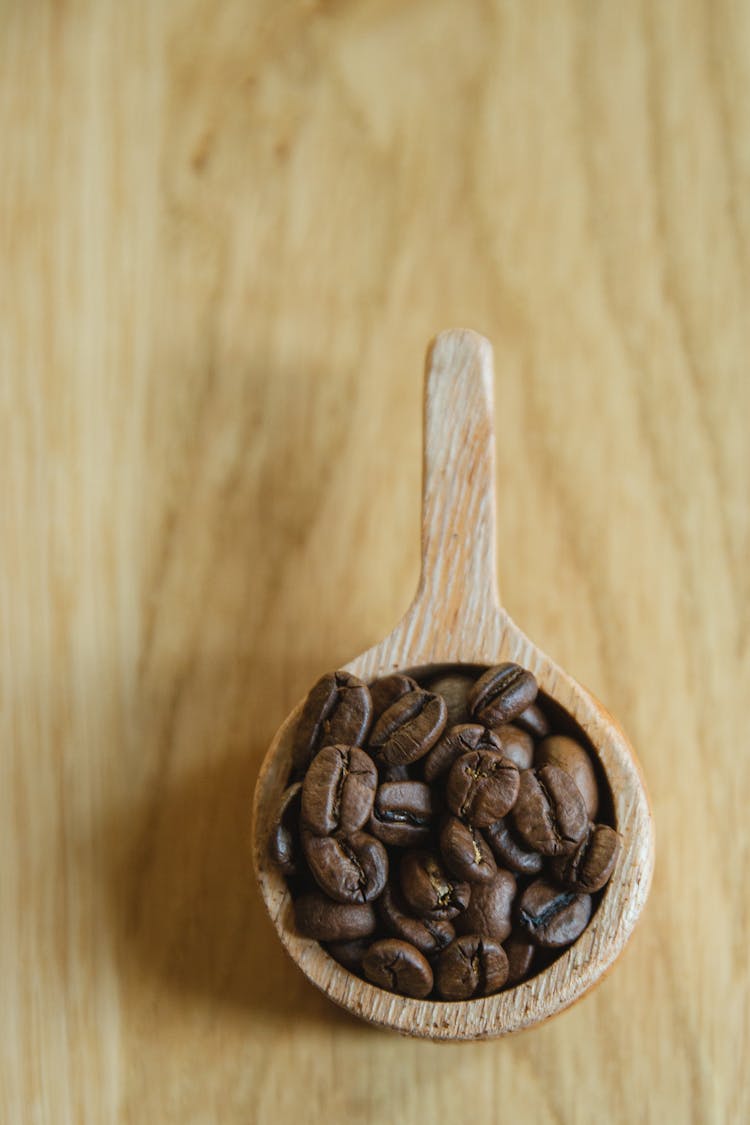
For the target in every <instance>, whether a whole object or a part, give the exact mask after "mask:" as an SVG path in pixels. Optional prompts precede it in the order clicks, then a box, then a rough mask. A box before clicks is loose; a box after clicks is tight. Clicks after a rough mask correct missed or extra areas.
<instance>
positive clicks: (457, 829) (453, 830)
mask: <svg viewBox="0 0 750 1125" xmlns="http://www.w3.org/2000/svg"><path fill="white" fill-rule="evenodd" d="M440 854H441V856H442V857H443V863H444V864H445V866H446V867H447V868H448V870H449V871H450V873H451V875H455V877H456V878H457V879H463V880H465V881H466V882H467V883H489V882H490V881H491V880H492V879H494V878H495V875H496V874H497V864H496V863H495V857H494V856H493V854H492V852H491V851H490V849H489V845H488V844H487V841H486V840H485V839H484V837H483V836H482V833H481V832H480V831H479V829H478V828H472V827H471V825H470V824H464V822H463V821H462V820H459V819H458V817H457V816H448V817H446V818H445V820H444V822H443V826H442V828H441V829H440ZM473 893H474V892H472V897H473Z"/></svg>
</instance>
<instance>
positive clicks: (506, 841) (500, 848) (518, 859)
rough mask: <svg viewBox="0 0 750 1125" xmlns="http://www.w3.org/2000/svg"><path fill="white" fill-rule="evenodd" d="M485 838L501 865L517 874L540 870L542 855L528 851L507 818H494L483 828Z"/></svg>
mask: <svg viewBox="0 0 750 1125" xmlns="http://www.w3.org/2000/svg"><path fill="white" fill-rule="evenodd" d="M483 832H484V835H485V838H486V839H487V842H488V843H489V845H490V847H491V848H492V851H493V854H494V856H495V859H496V860H497V862H498V863H499V864H500V865H501V867H507V868H509V869H510V870H511V871H516V872H518V874H519V875H538V874H539V872H540V871H541V870H542V864H543V863H544V857H543V856H541V855H540V854H539V852H530V851H527V849H526V848H525V847H524V846H523V844H521V843H520V842H519V841H518V840H517V839H516V838H515V836H514V835H513V833H512V831H511V829H510V826H509V824H508V818H507V817H506V818H502V819H500V820H496V821H495V823H494V824H490V826H489V827H488V828H485V829H483Z"/></svg>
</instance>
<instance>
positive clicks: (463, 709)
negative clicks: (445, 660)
mask: <svg viewBox="0 0 750 1125" xmlns="http://www.w3.org/2000/svg"><path fill="white" fill-rule="evenodd" d="M473 684H474V679H473V677H472V676H464V675H461V674H460V673H455V672H448V673H446V674H444V675H440V676H437V677H436V679H434V680H430V684H429V688H430V691H434V692H437V694H438V695H442V697H443V699H444V700H445V703H446V706H447V708H448V724H447V725H448V726H449V727H455V726H456V725H457V724H458V723H468V721H469V712H468V708H467V702H466V701H467V698H468V695H469V692H470V691H471V688H472V686H473Z"/></svg>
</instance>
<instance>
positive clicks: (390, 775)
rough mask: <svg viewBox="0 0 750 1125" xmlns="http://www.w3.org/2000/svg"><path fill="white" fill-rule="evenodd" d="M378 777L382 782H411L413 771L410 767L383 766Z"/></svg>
mask: <svg viewBox="0 0 750 1125" xmlns="http://www.w3.org/2000/svg"><path fill="white" fill-rule="evenodd" d="M378 776H379V777H380V780H381V781H411V780H412V776H411V771H410V769H409V767H408V766H382V767H381V769H380V771H379V773H378Z"/></svg>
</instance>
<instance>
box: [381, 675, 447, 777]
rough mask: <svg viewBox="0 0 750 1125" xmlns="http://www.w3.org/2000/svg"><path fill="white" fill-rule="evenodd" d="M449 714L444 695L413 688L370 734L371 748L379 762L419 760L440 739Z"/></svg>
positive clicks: (391, 763)
mask: <svg viewBox="0 0 750 1125" xmlns="http://www.w3.org/2000/svg"><path fill="white" fill-rule="evenodd" d="M447 714H448V712H447V708H446V706H445V700H444V699H443V697H442V696H440V695H433V694H432V693H431V692H429V691H422V690H421V689H420V690H419V691H410V692H409V693H408V694H407V695H402V696H401V698H400V699H397V700H396V702H395V703H393V704H392V705H391V706H390V707H389V708H388V710H387V711H385V712H384V713H383V714H382V715H381V716H380V718H379V719H378V721H377V723H376V724H375V726H374V727H373V729H372V734H371V735H370V750H371V751H372V753H373V755H374V757H375V758H376V760H377V761H378V763H379V764H381V763H382V764H384V765H388V766H397V765H401V766H403V765H407V764H408V763H409V762H415V761H416V760H417V759H418V758H421V757H422V756H423V754H426V753H427V751H428V750H430V749H431V748H432V747H433V746H434V745H435V743H436V742H437V740H438V739H439V738H440V735H441V734H442V733H443V729H444V727H445V721H446V717H447Z"/></svg>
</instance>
